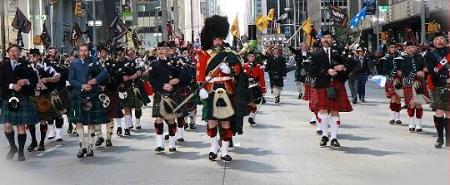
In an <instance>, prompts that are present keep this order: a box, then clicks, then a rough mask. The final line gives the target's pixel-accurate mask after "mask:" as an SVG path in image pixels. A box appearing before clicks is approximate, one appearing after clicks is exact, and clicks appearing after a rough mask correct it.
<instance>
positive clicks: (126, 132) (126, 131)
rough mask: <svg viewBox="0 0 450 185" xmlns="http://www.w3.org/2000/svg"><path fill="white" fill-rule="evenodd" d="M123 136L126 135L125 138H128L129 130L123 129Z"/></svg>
mask: <svg viewBox="0 0 450 185" xmlns="http://www.w3.org/2000/svg"><path fill="white" fill-rule="evenodd" d="M123 135H126V136H129V135H131V133H130V129H125V131H124V133H123Z"/></svg>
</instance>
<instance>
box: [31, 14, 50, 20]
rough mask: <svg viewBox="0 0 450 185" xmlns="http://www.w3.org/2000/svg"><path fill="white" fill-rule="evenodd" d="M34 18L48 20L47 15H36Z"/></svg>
mask: <svg viewBox="0 0 450 185" xmlns="http://www.w3.org/2000/svg"><path fill="white" fill-rule="evenodd" d="M34 18H35V19H37V20H41V21H45V20H47V15H36V16H35V17H34Z"/></svg>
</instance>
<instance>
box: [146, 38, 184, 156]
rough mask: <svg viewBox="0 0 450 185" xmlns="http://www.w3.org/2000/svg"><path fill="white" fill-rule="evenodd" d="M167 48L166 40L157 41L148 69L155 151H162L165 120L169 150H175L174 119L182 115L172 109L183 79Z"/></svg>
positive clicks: (177, 98)
mask: <svg viewBox="0 0 450 185" xmlns="http://www.w3.org/2000/svg"><path fill="white" fill-rule="evenodd" d="M168 49H169V48H168V44H167V42H165V41H163V42H160V43H158V57H157V59H156V60H155V61H153V62H152V66H151V70H150V71H149V82H150V84H151V85H152V87H153V88H154V91H155V94H154V96H153V111H152V117H154V118H155V124H154V125H155V132H156V147H155V151H156V152H162V151H164V136H163V133H164V123H163V122H166V123H167V124H168V127H169V151H170V152H175V151H176V146H175V134H176V131H177V125H176V123H175V120H176V119H177V118H179V117H181V116H182V114H180V113H179V112H174V109H175V107H176V106H177V105H178V103H177V101H179V95H178V94H177V88H178V84H179V83H181V81H182V80H184V79H183V77H182V76H180V71H181V70H180V68H178V67H177V65H175V64H176V61H174V60H172V58H168Z"/></svg>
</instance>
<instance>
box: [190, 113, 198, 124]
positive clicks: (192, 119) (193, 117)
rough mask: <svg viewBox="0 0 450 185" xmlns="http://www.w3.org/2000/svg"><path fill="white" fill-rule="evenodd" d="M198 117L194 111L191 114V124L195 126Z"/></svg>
mask: <svg viewBox="0 0 450 185" xmlns="http://www.w3.org/2000/svg"><path fill="white" fill-rule="evenodd" d="M196 116H197V110H193V111H190V112H189V119H190V120H189V123H190V124H195V118H196Z"/></svg>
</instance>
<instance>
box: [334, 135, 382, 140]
mask: <svg viewBox="0 0 450 185" xmlns="http://www.w3.org/2000/svg"><path fill="white" fill-rule="evenodd" d="M339 139H341V140H350V141H369V140H374V139H379V138H376V137H361V136H355V135H352V134H340V135H339Z"/></svg>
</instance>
